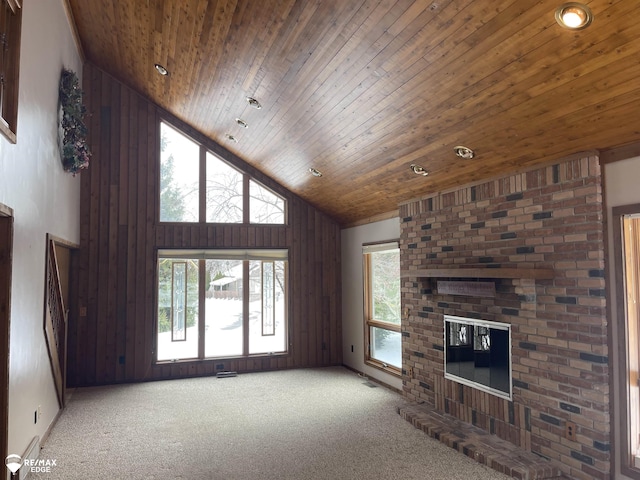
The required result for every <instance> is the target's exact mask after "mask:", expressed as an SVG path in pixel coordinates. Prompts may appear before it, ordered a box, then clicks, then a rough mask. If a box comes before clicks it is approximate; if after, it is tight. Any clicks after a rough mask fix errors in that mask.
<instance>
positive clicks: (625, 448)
mask: <svg viewBox="0 0 640 480" xmlns="http://www.w3.org/2000/svg"><path fill="white" fill-rule="evenodd" d="M613 224H614V251H615V271H616V275H615V276H616V278H615V291H616V297H617V298H616V302H615V308H616V313H617V315H616V316H617V322H616V328H617V336H618V338H619V345H620V347H621V350H620V352H621V355H620V356H621V359H620V362H619V364H618V368H617V372H619V373H618V375H619V379H620V382H619V384H620V405H621V407H622V408H621V409H620V416H621V419H622V421H621V422H620V429H621V431H620V437H621V439H622V448H621V452H620V453H621V464H622V465H621V466H622V473H624V474H626V475H629V476H631V477H633V478H640V373H639V372H640V204H638V205H629V206H621V207H614V208H613Z"/></svg>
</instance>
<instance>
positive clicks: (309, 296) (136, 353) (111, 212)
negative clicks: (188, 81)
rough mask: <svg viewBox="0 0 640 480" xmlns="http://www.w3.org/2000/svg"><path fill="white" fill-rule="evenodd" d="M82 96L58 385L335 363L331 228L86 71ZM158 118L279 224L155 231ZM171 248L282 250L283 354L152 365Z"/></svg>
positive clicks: (335, 259) (337, 324) (336, 289)
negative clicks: (263, 204) (162, 272)
mask: <svg viewBox="0 0 640 480" xmlns="http://www.w3.org/2000/svg"><path fill="white" fill-rule="evenodd" d="M83 88H84V91H85V105H87V109H88V113H89V116H88V117H87V124H88V127H89V141H90V146H91V150H92V153H93V157H92V160H91V165H90V167H89V169H88V170H85V171H83V172H82V173H81V176H82V178H81V182H82V189H81V192H82V193H81V219H80V221H81V230H80V231H81V237H80V241H81V245H80V260H79V263H80V268H79V272H78V275H77V279H76V281H77V286H78V301H77V302H76V304H75V305H72V311H71V315H70V325H69V339H68V340H69V342H68V344H69V347H68V385H69V386H84V385H100V384H108V383H117V382H135V381H143V380H152V379H168V378H178V377H183V376H194V375H211V374H214V373H215V372H216V371H219V370H223V369H224V370H234V371H238V372H244V371H259V370H272V369H284V368H298V367H318V366H328V365H336V364H341V363H342V358H341V356H342V346H341V342H342V333H341V328H342V327H341V321H342V320H341V285H340V282H341V280H340V276H341V271H340V227H339V225H338V224H337V223H336V222H335V221H333V220H332V219H331V218H329V217H328V216H326V215H325V214H323V213H322V212H320V211H319V210H317V209H315V208H314V207H312V206H310V205H309V204H307V203H306V202H304V201H302V200H301V199H300V198H299V197H297V196H296V195H294V194H292V193H291V192H288V191H286V190H285V189H283V188H282V187H281V186H279V185H277V184H276V183H275V182H273V181H271V180H270V179H269V178H267V177H265V176H264V175H262V174H261V173H260V172H259V171H257V170H255V169H254V168H252V167H250V166H249V165H247V164H246V163H245V162H243V161H242V160H240V159H238V158H237V157H235V156H234V155H233V154H231V153H229V152H227V151H226V150H225V149H224V148H223V147H221V146H220V145H217V144H214V143H213V142H211V141H210V140H208V139H207V138H205V137H204V136H203V135H201V134H200V133H199V132H197V131H195V130H193V129H192V128H190V127H188V126H187V125H185V124H183V123H182V122H181V121H179V120H178V119H176V118H173V117H172V116H171V115H169V114H168V113H166V112H165V111H163V110H162V109H160V108H159V107H158V106H156V105H154V104H152V103H151V102H150V101H148V100H147V99H145V98H144V97H142V96H141V95H139V94H138V93H136V92H135V91H133V90H131V89H130V88H128V87H127V86H125V85H123V84H121V83H120V82H118V81H117V80H115V79H114V78H113V77H111V76H109V75H108V74H106V73H104V72H103V71H101V70H99V69H98V68H96V67H94V66H92V65H86V66H85V70H84V85H83ZM160 119H165V120H167V121H169V122H170V123H172V124H173V125H174V126H176V127H177V128H180V129H182V130H183V131H184V132H185V133H187V134H188V135H190V136H191V137H192V138H194V139H195V140H196V141H198V142H200V143H202V144H203V145H205V146H207V147H208V148H210V149H211V151H213V152H214V153H217V154H219V155H222V156H223V157H224V158H226V159H227V160H229V161H230V162H231V163H233V164H234V165H236V166H237V167H239V168H240V169H242V170H243V171H245V172H247V173H248V174H250V175H251V176H252V177H253V178H255V179H257V180H258V181H260V182H262V183H263V184H265V185H266V186H268V187H270V188H272V189H273V190H274V191H276V192H277V193H279V194H280V195H282V196H284V197H285V198H286V199H287V201H288V212H289V223H288V225H285V226H250V225H224V226H219V225H204V224H203V225H195V224H188V225H177V224H164V225H162V224H159V222H158V176H159V175H158V163H159V160H158V149H159V132H160V129H159V121H160ZM171 247H182V248H205V247H210V248H221V247H265V248H268V247H277V248H288V249H289V274H290V290H289V292H290V303H289V322H290V323H289V325H290V328H289V333H290V347H289V354H288V355H286V356H274V357H252V358H248V359H230V360H224V359H213V360H201V361H185V362H176V363H171V364H155V363H154V360H153V350H154V344H155V334H154V332H155V322H156V307H155V301H156V300H155V299H156V252H157V249H158V248H171Z"/></svg>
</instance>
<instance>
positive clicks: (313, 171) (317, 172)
mask: <svg viewBox="0 0 640 480" xmlns="http://www.w3.org/2000/svg"><path fill="white" fill-rule="evenodd" d="M309 173H310V174H311V175H313V176H314V177H321V176H322V172H321V171H320V170H318V169H315V168H313V167H311V168H310V169H309Z"/></svg>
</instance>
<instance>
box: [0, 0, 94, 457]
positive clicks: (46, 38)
mask: <svg viewBox="0 0 640 480" xmlns="http://www.w3.org/2000/svg"><path fill="white" fill-rule="evenodd" d="M23 4H24V5H23V13H22V40H21V51H20V87H19V103H18V127H17V137H18V141H17V144H15V145H13V144H11V143H10V142H8V141H7V140H6V138H5V137H4V136H2V135H0V137H1V138H0V203H2V204H4V205H6V206H8V207H10V208H12V209H13V213H14V238H13V271H12V275H13V278H12V284H11V337H10V338H11V344H10V360H9V361H10V369H9V445H8V447H9V452H10V453H15V454H18V455H22V454H23V453H24V451H25V449H26V448H27V447H28V445H29V442H30V441H31V439H32V438H33V437H34V436H35V435H39V436H40V437H42V435H43V434H44V433H45V432H46V430H47V428H48V427H49V425H50V424H51V422H52V421H53V419H54V417H55V415H56V414H57V413H58V401H57V397H56V393H55V386H54V383H53V378H52V375H51V367H50V364H49V357H48V354H47V346H46V343H45V337H44V331H43V318H44V275H45V248H46V234H47V233H51V234H53V235H55V236H57V237H60V238H62V239H65V240H68V241H70V242H74V243H76V244H78V243H80V223H79V212H80V208H79V200H80V177H75V178H74V177H72V176H71V175H70V174H68V173H65V172H64V171H63V170H62V164H61V163H60V157H59V153H58V143H57V138H58V137H57V131H58V82H59V79H60V71H61V69H62V67H63V66H65V67H67V68H71V69H72V70H74V71H76V72H77V73H78V76H79V77H81V73H82V62H81V60H80V56H79V54H78V50H77V48H76V44H75V42H74V39H73V36H72V33H71V29H70V27H69V23H68V20H67V16H66V13H65V9H64V6H63V3H62V0H36V1H32V0H27V1H25V2H23ZM39 405H40V406H41V408H42V416H41V418H40V420H39V421H38V423H37V424H34V411H35V410H36V409H37V408H38V406H39Z"/></svg>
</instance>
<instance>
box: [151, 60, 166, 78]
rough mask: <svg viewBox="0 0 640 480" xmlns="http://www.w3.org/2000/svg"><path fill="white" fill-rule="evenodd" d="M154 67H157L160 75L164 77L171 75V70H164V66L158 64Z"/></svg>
mask: <svg viewBox="0 0 640 480" xmlns="http://www.w3.org/2000/svg"><path fill="white" fill-rule="evenodd" d="M154 67H156V70H157V71H158V73H159V74H160V75H162V76H164V77H166V76H167V75H169V70H167V69H166V68H164V67H163V66H162V65H160V64H159V63H156V64H155V65H154Z"/></svg>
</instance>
